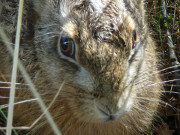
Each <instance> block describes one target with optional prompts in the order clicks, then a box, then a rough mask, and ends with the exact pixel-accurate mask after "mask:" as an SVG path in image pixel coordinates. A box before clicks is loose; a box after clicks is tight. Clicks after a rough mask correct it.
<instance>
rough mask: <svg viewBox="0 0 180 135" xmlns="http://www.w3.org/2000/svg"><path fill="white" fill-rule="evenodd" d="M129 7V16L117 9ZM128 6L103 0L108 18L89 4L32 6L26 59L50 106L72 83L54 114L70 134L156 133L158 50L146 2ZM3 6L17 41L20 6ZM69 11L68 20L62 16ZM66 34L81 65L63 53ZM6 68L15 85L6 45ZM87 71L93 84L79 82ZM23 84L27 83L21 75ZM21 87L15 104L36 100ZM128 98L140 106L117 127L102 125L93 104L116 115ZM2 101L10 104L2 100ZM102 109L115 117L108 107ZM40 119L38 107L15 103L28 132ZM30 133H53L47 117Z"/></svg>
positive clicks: (24, 42)
mask: <svg viewBox="0 0 180 135" xmlns="http://www.w3.org/2000/svg"><path fill="white" fill-rule="evenodd" d="M122 1H124V3H125V5H124V7H125V8H126V11H123V10H122V9H121V8H119V7H118V3H119V4H122V3H120V2H122ZM122 1H121V0H119V1H115V0H114V1H110V0H100V2H102V3H103V12H102V13H101V12H100V11H98V9H96V7H95V6H94V5H93V4H91V3H90V1H89V0H78V1H73V0H38V1H37V0H34V2H31V1H26V2H25V8H24V17H23V30H22V38H21V50H20V59H21V61H22V62H23V64H24V66H25V68H26V70H27V72H28V73H29V75H30V77H31V79H32V80H33V82H34V84H35V86H36V87H37V88H38V92H39V93H40V95H41V96H42V98H43V99H44V101H45V103H46V105H47V106H48V105H49V104H50V102H51V100H52V99H53V97H54V96H55V95H56V93H57V91H58V90H59V87H60V86H61V84H62V82H63V81H65V84H64V86H63V88H62V90H61V93H60V95H59V96H58V98H57V99H56V101H55V102H54V103H53V106H52V107H51V108H50V112H51V114H52V116H53V118H54V120H55V122H56V124H57V125H58V127H59V129H60V131H61V132H62V134H63V135H110V134H111V135H135V134H143V133H144V134H146V133H147V131H148V129H149V128H150V127H151V124H152V121H153V118H154V116H155V115H156V113H157V108H158V104H159V100H160V91H161V86H160V85H158V83H159V82H160V81H161V80H160V79H159V75H158V73H157V62H158V60H157V57H156V52H155V46H154V43H153V41H152V39H151V37H150V35H149V30H148V27H147V24H146V21H145V15H144V14H145V13H144V12H145V11H144V6H143V1H142V0H122ZM0 3H2V4H1V5H0V6H1V7H0V9H2V10H0V15H1V16H0V20H3V21H1V22H0V26H1V27H2V28H4V29H5V30H6V34H7V35H8V37H9V38H10V40H11V42H14V35H15V27H16V24H15V22H16V18H17V13H16V12H15V11H17V8H16V7H17V3H16V2H15V0H14V1H13V2H6V1H3V0H1V1H0ZM13 5H15V6H13ZM61 5H63V6H61ZM9 7H11V8H12V9H13V10H12V9H9ZM62 7H65V8H64V9H65V10H66V11H64V13H65V14H67V15H63V14H62V12H63V9H62ZM120 7H121V6H120ZM121 21H122V22H121ZM7 22H8V25H7ZM133 30H136V31H137V33H138V34H137V35H138V37H137V38H138V41H137V42H138V43H139V45H137V46H136V51H133V49H132V43H133V42H134V41H132V36H133V35H132V31H133ZM61 34H66V35H67V36H69V37H70V38H72V39H73V40H74V42H75V44H76V62H75V63H74V62H71V61H69V60H68V59H63V58H62V57H61V56H59V54H58V51H57V43H58V41H59V40H58V39H59V37H60V35H61ZM140 51H142V52H141V53H139V52H140ZM132 53H134V54H133V55H132V56H131V54H132ZM139 55H140V56H139ZM0 62H1V64H0V71H1V73H2V74H4V75H5V77H6V78H7V79H8V81H9V80H10V77H9V75H10V72H11V66H10V65H11V57H10V55H8V52H7V50H6V48H5V46H4V45H3V42H2V41H0ZM77 63H78V64H77ZM80 67H83V69H85V70H86V71H87V72H88V75H89V74H90V76H91V77H92V78H91V79H92V80H93V81H92V82H93V83H92V84H91V85H90V84H89V83H90V82H91V81H89V82H88V81H87V80H85V83H84V84H85V85H86V83H87V86H83V84H82V85H80V84H78V83H76V80H77V79H78V76H77V73H78V72H79V71H80ZM130 69H133V70H130ZM134 70H135V71H134ZM131 72H133V73H131ZM130 74H131V75H130ZM88 75H87V76H86V77H87V78H88V77H89V76H88ZM86 77H85V78H86ZM18 82H20V83H25V82H24V81H23V79H22V75H21V74H20V73H19V77H18ZM156 83H157V84H156ZM152 84H154V85H152ZM19 88H20V90H17V91H16V97H21V98H17V99H16V101H21V100H24V99H30V98H33V96H32V95H31V92H30V91H29V90H28V88H27V87H26V88H25V87H24V86H19ZM126 92H127V93H126ZM1 95H3V96H4V95H6V96H7V95H8V93H7V90H6V91H5V90H3V89H0V96H1ZM129 100H132V101H133V104H132V106H131V107H130V109H127V108H126V109H125V112H123V113H122V114H121V115H118V117H117V118H116V119H115V120H111V121H104V119H101V118H100V117H99V116H98V115H97V114H96V112H95V111H94V108H93V106H94V104H95V105H98V104H100V106H101V105H102V104H103V105H105V106H108V108H110V110H111V111H112V113H113V114H116V113H117V112H119V111H120V110H121V109H122V108H123V107H125V105H126V102H127V101H129ZM120 101H121V102H120ZM94 102H95V103H94ZM0 103H1V104H4V102H3V101H1V99H0ZM118 103H119V104H118ZM101 107H102V106H101ZM102 109H103V110H104V111H105V112H108V110H107V108H106V107H104V108H103V107H102ZM41 114H42V112H41V110H40V108H39V107H38V105H37V103H35V102H34V103H33V102H30V103H25V104H20V105H16V106H15V114H14V125H16V126H25V125H26V126H29V125H31V124H32V123H33V122H34V121H35V120H36V119H37V118H38V117H39V116H40V115H41ZM25 132H26V131H25ZM27 132H28V133H29V134H43V135H46V134H47V135H48V134H53V132H52V130H51V129H50V128H49V125H48V123H47V121H46V120H45V118H44V119H42V120H41V121H40V122H39V123H38V124H36V126H34V127H33V128H32V129H30V130H29V131H27Z"/></svg>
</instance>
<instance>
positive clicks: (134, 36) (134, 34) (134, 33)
mask: <svg viewBox="0 0 180 135" xmlns="http://www.w3.org/2000/svg"><path fill="white" fill-rule="evenodd" d="M132 35H133V38H134V41H136V40H137V39H136V38H137V36H136V31H135V30H133V32H132Z"/></svg>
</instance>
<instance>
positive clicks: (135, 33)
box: [132, 30, 137, 49]
mask: <svg viewBox="0 0 180 135" xmlns="http://www.w3.org/2000/svg"><path fill="white" fill-rule="evenodd" d="M136 40H137V32H136V30H133V31H132V49H134V48H135V46H136Z"/></svg>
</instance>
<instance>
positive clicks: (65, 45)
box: [60, 35, 69, 50]
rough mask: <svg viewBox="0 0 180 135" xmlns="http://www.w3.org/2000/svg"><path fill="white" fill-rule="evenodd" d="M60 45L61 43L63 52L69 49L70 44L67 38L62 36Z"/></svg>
mask: <svg viewBox="0 0 180 135" xmlns="http://www.w3.org/2000/svg"><path fill="white" fill-rule="evenodd" d="M60 43H61V47H62V49H63V50H67V49H68V45H69V44H68V38H67V36H65V35H62V37H61V41H60Z"/></svg>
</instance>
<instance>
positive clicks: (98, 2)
mask: <svg viewBox="0 0 180 135" xmlns="http://www.w3.org/2000/svg"><path fill="white" fill-rule="evenodd" d="M71 4H72V5H73V6H72V5H71ZM71 4H70V5H71V6H70V7H71V9H70V10H67V9H68V8H67V7H66V6H64V4H61V5H62V8H61V9H64V10H63V11H64V12H63V11H62V10H61V13H62V14H65V13H67V14H68V12H69V14H71V13H75V11H76V10H75V9H76V8H78V10H79V9H80V14H82V13H85V14H84V15H83V16H82V18H81V17H80V18H79V19H77V16H76V17H75V18H74V19H75V22H69V21H68V22H69V23H67V24H65V25H64V30H65V31H66V30H68V33H70V36H71V37H75V36H77V33H78V29H79V28H78V26H77V24H76V22H79V23H80V24H83V25H81V29H82V26H87V27H88V28H87V29H89V30H90V31H91V32H92V34H93V36H95V37H97V38H101V39H104V38H108V37H110V36H111V35H112V34H113V33H118V32H119V33H121V32H122V30H126V31H129V32H131V31H132V30H134V29H135V28H136V24H135V22H134V20H133V19H132V17H131V15H129V13H128V11H127V9H126V6H125V3H124V0H114V1H111V0H86V1H83V0H81V2H80V3H77V2H71ZM65 5H67V4H65ZM82 5H84V7H82ZM68 6H69V4H68ZM65 7H66V8H65ZM74 8H75V9H74ZM82 10H83V12H82ZM65 16H66V15H65ZM67 16H68V15H67ZM78 16H79V13H78ZM80 16H81V15H80ZM85 16H86V17H85ZM65 18H66V17H65ZM86 23H87V25H84V24H86Z"/></svg>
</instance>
